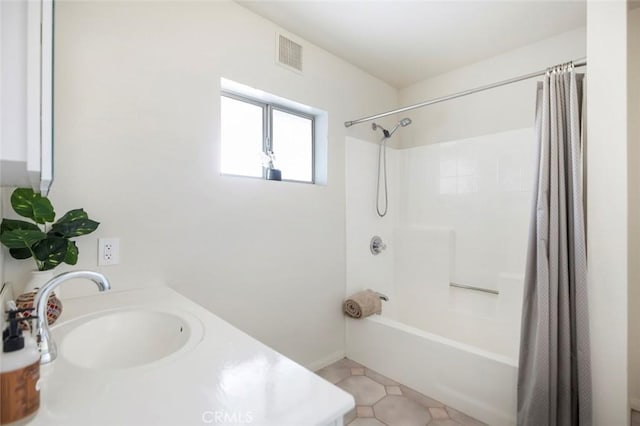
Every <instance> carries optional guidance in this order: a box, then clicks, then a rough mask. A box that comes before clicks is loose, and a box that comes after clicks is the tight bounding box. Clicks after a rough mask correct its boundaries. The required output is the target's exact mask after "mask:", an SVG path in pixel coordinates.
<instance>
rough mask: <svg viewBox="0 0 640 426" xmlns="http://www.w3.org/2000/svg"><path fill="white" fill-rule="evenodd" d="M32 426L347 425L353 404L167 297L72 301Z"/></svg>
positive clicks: (112, 295)
mask: <svg viewBox="0 0 640 426" xmlns="http://www.w3.org/2000/svg"><path fill="white" fill-rule="evenodd" d="M52 336H53V339H54V340H55V342H56V343H57V347H58V355H57V359H56V360H55V361H53V362H52V363H50V364H45V365H42V368H41V372H40V374H41V382H40V383H41V386H40V394H41V406H40V410H39V412H38V414H37V416H36V417H35V419H34V420H33V421H32V422H31V423H30V424H31V425H47V426H51V425H83V426H84V425H87V424H90V425H105V426H106V425H109V426H111V425H134V424H136V425H147V424H148V425H151V424H153V425H181V426H182V425H203V424H213V425H231V424H234V425H236V424H253V425H273V426H289V425H291V426H306V425H332V426H334V425H335V426H340V425H342V417H343V415H344V414H345V413H346V412H347V411H349V410H351V409H352V408H353V406H354V400H353V397H352V396H351V395H349V394H347V393H346V392H344V391H342V390H341V389H339V388H337V387H335V386H334V385H332V384H330V383H329V382H327V381H325V380H324V379H322V378H320V377H318V376H317V375H315V374H313V373H312V372H310V371H309V370H307V369H305V368H304V367H302V366H300V365H299V364H296V363H295V362H293V361H291V360H290V359H288V358H286V357H284V356H283V355H281V354H279V353H277V352H276V351H274V350H272V349H270V348H269V347H267V346H266V345H264V344H262V343H260V342H259V341H257V340H255V339H254V338H252V337H250V336H248V335H247V334H245V333H243V332H242V331H240V330H238V329H236V328H235V327H233V326H231V325H230V324H228V323H227V322H225V321H223V320H222V319H220V318H219V317H217V316H216V315H214V314H212V313H211V312H209V311H207V310H206V309H204V308H202V307H201V306H199V305H197V304H196V303H194V302H192V301H190V300H189V299H187V298H185V297H183V296H181V295H180V294H178V293H176V292H175V291H173V290H171V289H169V288H166V287H159V288H152V289H151V288H150V289H139V290H131V291H121V292H118V291H112V292H106V293H100V294H96V295H95V296H90V297H83V298H76V299H71V300H68V301H65V303H64V312H63V314H62V316H61V317H60V319H59V320H58V322H57V323H56V324H55V325H54V326H53V327H52Z"/></svg>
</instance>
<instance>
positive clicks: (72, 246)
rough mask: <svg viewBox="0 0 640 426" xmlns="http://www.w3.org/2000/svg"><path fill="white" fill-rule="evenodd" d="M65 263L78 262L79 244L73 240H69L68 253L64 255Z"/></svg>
mask: <svg viewBox="0 0 640 426" xmlns="http://www.w3.org/2000/svg"><path fill="white" fill-rule="evenodd" d="M64 263H66V264H68V265H75V264H76V263H78V246H77V245H76V243H75V242H73V241H68V240H67V253H66V254H65V256H64Z"/></svg>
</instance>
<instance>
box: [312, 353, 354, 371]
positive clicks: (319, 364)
mask: <svg viewBox="0 0 640 426" xmlns="http://www.w3.org/2000/svg"><path fill="white" fill-rule="evenodd" d="M345 356H346V354H345V351H336V352H334V353H332V354H329V355H327V356H325V357H323V358H320V359H319V360H317V361H314V362H311V363H309V364H305V367H306V368H308V369H309V370H311V371H318V370H320V369H321V368H324V367H326V366H327V365H331V364H333V363H334V362H336V361H338V360H340V359H342V358H344V357H345Z"/></svg>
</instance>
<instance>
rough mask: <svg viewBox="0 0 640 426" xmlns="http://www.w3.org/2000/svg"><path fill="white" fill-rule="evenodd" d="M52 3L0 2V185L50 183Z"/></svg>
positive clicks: (41, 186) (42, 187)
mask: <svg viewBox="0 0 640 426" xmlns="http://www.w3.org/2000/svg"><path fill="white" fill-rule="evenodd" d="M52 86H53V2H52V0H17V1H0V185H2V186H19V187H32V188H33V189H34V190H35V191H39V192H41V193H43V194H47V192H48V191H49V187H50V186H51V182H52V180H53V103H52V100H53V93H52V92H53V88H52Z"/></svg>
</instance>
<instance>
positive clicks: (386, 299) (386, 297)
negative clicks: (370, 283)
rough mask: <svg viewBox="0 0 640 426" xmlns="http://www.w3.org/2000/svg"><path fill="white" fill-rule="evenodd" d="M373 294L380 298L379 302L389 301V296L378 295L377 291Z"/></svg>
mask: <svg viewBox="0 0 640 426" xmlns="http://www.w3.org/2000/svg"><path fill="white" fill-rule="evenodd" d="M375 293H376V294H377V295H378V297H379V298H380V300H384V301H385V302H388V301H389V296H387V295H386V294H382V293H379V292H377V291H376V292H375Z"/></svg>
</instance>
